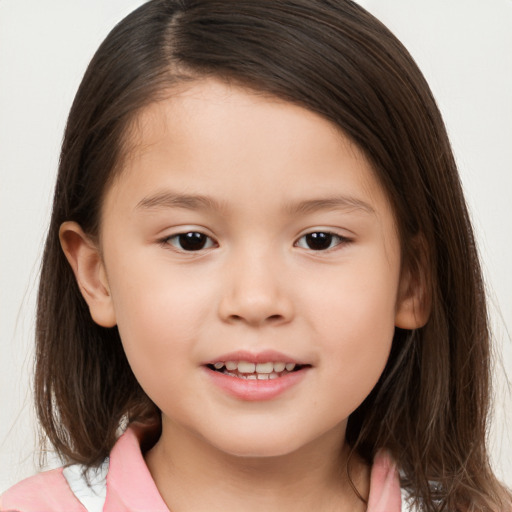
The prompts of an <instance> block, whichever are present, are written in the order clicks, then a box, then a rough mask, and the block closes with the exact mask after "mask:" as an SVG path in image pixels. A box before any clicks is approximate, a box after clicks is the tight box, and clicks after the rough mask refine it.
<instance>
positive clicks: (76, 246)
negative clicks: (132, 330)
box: [59, 222, 116, 327]
mask: <svg viewBox="0 0 512 512" xmlns="http://www.w3.org/2000/svg"><path fill="white" fill-rule="evenodd" d="M59 238H60V243H61V246H62V250H63V251H64V254H65V255H66V258H67V260H68V262H69V264H70V265H71V268H72V269H73V273H74V274H75V278H76V282H77V284H78V287H79V289H80V292H81V293H82V296H83V298H84V299H85V301H86V302H87V305H88V306H89V311H90V313H91V317H92V319H93V320H94V321H95V322H96V323H97V324H98V325H101V326H102V327H114V326H115V325H116V317H115V313H114V307H113V304H112V297H111V295H110V289H109V286H108V280H107V274H106V272H105V266H104V264H103V260H102V258H101V254H100V251H99V249H98V247H97V245H96V244H95V243H94V242H93V241H92V240H91V239H90V238H89V237H88V236H87V235H86V234H85V233H84V231H83V230H82V228H81V227H80V225H79V224H77V223H76V222H64V223H63V224H62V225H61V227H60V230H59Z"/></svg>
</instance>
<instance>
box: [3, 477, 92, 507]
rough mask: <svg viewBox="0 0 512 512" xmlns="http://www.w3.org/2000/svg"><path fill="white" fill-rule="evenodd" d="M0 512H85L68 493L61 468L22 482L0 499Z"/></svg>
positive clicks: (69, 492) (71, 494)
mask: <svg viewBox="0 0 512 512" xmlns="http://www.w3.org/2000/svg"><path fill="white" fill-rule="evenodd" d="M0 511H1V512H11V511H13V512H14V511H16V512H41V511H44V512H85V509H84V508H83V507H82V505H81V504H80V502H79V501H78V500H77V499H76V497H75V495H74V494H73V493H72V492H71V489H70V488H69V485H68V483H67V480H66V478H65V477H64V474H63V468H59V469H54V470H51V471H45V472H44V473H40V474H38V475H35V476H32V477H30V478H27V479H25V480H22V481H21V482H19V483H18V484H16V485H15V486H14V487H11V488H10V489H8V490H7V491H6V492H5V493H4V494H2V496H0Z"/></svg>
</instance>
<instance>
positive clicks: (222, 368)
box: [207, 361, 303, 380]
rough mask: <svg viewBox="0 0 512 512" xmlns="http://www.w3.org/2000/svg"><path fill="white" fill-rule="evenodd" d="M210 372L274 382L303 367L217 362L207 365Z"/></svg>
mask: <svg viewBox="0 0 512 512" xmlns="http://www.w3.org/2000/svg"><path fill="white" fill-rule="evenodd" d="M207 366H208V367H209V368H210V369H211V370H214V371H217V372H220V373H222V374H224V375H228V376H230V377H236V378H238V379H246V380H274V379H279V378H281V377H284V376H285V375H287V374H289V373H292V372H295V371H299V370H300V369H302V367H303V365H299V364H295V363H286V362H282V361H278V362H272V361H269V362H266V363H251V362H249V361H218V362H216V363H214V364H209V365H207Z"/></svg>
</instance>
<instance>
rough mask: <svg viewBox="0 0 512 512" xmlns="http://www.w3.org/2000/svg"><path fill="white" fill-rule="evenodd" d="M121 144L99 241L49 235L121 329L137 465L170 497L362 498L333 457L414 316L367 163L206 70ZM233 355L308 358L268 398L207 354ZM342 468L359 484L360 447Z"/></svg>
mask: <svg viewBox="0 0 512 512" xmlns="http://www.w3.org/2000/svg"><path fill="white" fill-rule="evenodd" d="M131 142H132V151H131V153H130V157H129V158H128V159H127V163H126V165H125V168H124V169H123V171H122V172H121V174H120V176H119V177H118V178H117V179H116V180H115V182H114V184H113V185H112V186H111V188H110V189H109V190H108V192H107V194H106V198H105V202H104V205H103V210H102V222H101V233H100V245H99V246H96V245H95V244H94V243H93V242H92V241H91V240H90V239H89V238H88V237H87V235H86V234H84V233H83V231H82V230H81V228H80V226H78V225H76V224H74V223H65V224H64V225H63V226H62V228H61V240H62V244H63V248H64V251H65V252H66V255H67V256H68V259H69V261H70V263H71V266H72V267H73V269H74V271H75V274H76V276H77V280H78V283H79V285H80V288H81V291H82V293H83V295H84V297H85V299H86V300H87V302H88V304H89V307H90V310H91V314H92V316H93V318H94V320H95V321H96V322H97V323H99V324H100V325H103V326H113V325H116V324H117V326H118V328H119V331H120V334H121V338H122V342H123V346H124V349H125V351H126V354H127V357H128V360H129V362H130V364H131V366H132V368H133V371H134V373H135V375H136V377H137V379H138V380H139V382H140V383H141V385H142V387H143V388H144V390H145V391H146V393H147V394H148V395H149V396H150V397H151V399H152V400H153V401H154V402H155V403H156V404H157V405H158V407H159V408H160V409H161V411H162V435H161V437H160V439H159V440H158V442H157V443H156V445H155V446H154V448H153V449H152V450H151V451H150V452H149V453H148V454H147V455H146V461H147V464H148V467H149V470H150V471H151V474H152V475H153V478H154V480H155V482H156V484H157V487H158V489H159V491H160V493H161V494H162V496H163V498H164V500H165V501H166V503H167V505H168V506H169V508H170V509H171V510H173V512H180V511H188V510H194V511H201V510H205V511H206V510H208V511H209V512H212V511H216V510H226V508H227V507H230V508H233V509H238V510H244V511H249V512H250V511H252V510H255V511H256V510H263V509H264V510H269V511H272V510H279V511H280V512H282V511H287V510H294V511H297V510H304V511H306V510H311V509H312V508H313V507H317V508H319V509H321V510H323V511H329V510H364V509H365V506H364V504H363V503H362V502H361V501H359V500H358V499H357V497H356V496H355V494H354V492H353V491H352V490H351V488H350V486H349V484H348V482H347V478H346V476H345V472H344V471H342V470H341V469H340V468H344V467H345V464H346V459H347V454H348V448H347V446H346V445H345V442H344V436H345V428H346V422H347V418H348V416H349V415H350V413H351V412H353V411H354V410H355V409H356V408H357V406H358V405H359V404H360V403H361V402H362V401H363V400H364V398H365V397H366V396H367V395H368V394H369V392H370V391H371V389H372V388H373V387H374V385H375V384H376V382H377V380H378V378H379V376H380V375H381V373H382V370H383V369H384V366H385V364H386V361H387V359H388V355H389V351H390V347H391V342H392V338H393V332H394V328H395V325H397V326H400V327H403V328H414V327H418V326H419V325H421V324H422V323H423V318H422V316H421V315H419V314H418V312H419V311H420V312H421V308H420V305H419V302H420V298H419V297H420V295H421V290H416V289H415V285H414V283H413V281H412V279H411V278H410V277H409V275H408V273H407V272H406V271H404V270H403V269H402V265H401V258H400V241H399V239H398V235H397V230H396V225H395V219H394V216H393V212H392V210H391V207H390V204H389V202H388V200H387V198H386V196H385V194H384V192H383V190H382V189H381V187H380V185H379V183H378V181H377V179H376V178H375V176H374V173H373V171H372V169H371V166H370V165H369V163H368V161H367V160H366V159H365V157H364V156H363V154H362V153H361V152H360V151H359V150H358V148H357V147H355V146H354V145H353V144H352V143H351V142H350V141H349V140H348V139H347V138H346V137H345V136H344V135H343V134H342V133H340V131H339V130H337V129H336V128H335V127H334V126H333V125H332V124H331V123H330V122H328V121H326V120H325V119H323V118H321V117H320V116H318V115H316V114H314V113H312V112H309V111H307V110H305V109H303V108H301V107H299V106H296V105H292V104H289V103H285V102H282V101H280V100H277V99H275V98H269V97H267V96H264V95H261V94H257V93H254V92H251V91H248V90H245V89H242V88H238V87H234V86H229V85H227V84H225V83H222V82H220V81H217V80H213V79H212V80H203V81H198V82H196V83H194V84H192V85H190V86H188V87H187V89H185V90H181V91H178V92H175V93H174V94H173V95H171V97H170V98H169V99H166V100H165V101H162V102H160V103H158V104H153V105H151V106H150V107H148V108H147V109H146V110H145V111H144V112H142V113H141V114H140V116H139V118H138V119H137V122H136V123H135V125H134V130H133V133H132V135H131ZM183 195H187V196H202V197H203V198H204V197H206V198H208V200H207V201H203V200H200V201H198V200H197V199H196V200H195V201H191V200H190V198H188V199H187V200H184V199H183V197H182V196H183ZM176 196H179V197H181V199H179V200H177V199H176ZM333 201H334V202H333ZM187 232H200V233H203V234H205V235H207V237H209V238H206V239H205V240H206V245H205V247H204V248H203V249H201V250H199V251H188V252H187V251H185V250H184V249H183V248H182V247H181V246H180V240H181V239H180V238H179V237H177V235H178V234H180V233H187ZM318 232H323V233H333V234H334V236H333V237H332V238H331V242H332V243H331V244H330V246H329V248H328V249H326V250H314V249H312V248H311V247H310V246H309V245H308V242H307V240H308V239H306V238H305V235H306V234H308V233H318ZM238 350H245V351H247V352H249V353H251V354H257V353H260V352H261V351H264V350H275V351H279V352H281V353H284V354H286V355H287V356H289V357H292V358H294V359H295V360H298V361H301V362H304V363H307V364H308V365H309V366H308V369H307V371H305V372H304V375H303V377H302V378H301V379H300V380H299V382H298V383H297V384H295V385H294V386H292V387H291V388H290V389H287V390H286V391H285V392H284V393H281V394H279V395H278V396H277V397H275V398H273V399H271V400H262V401H261V400H260V401H250V400H243V399H240V398H238V397H233V396H231V395H229V394H227V393H226V392H225V391H224V390H222V389H220V388H219V387H218V386H216V385H214V384H212V380H211V378H210V375H209V374H208V371H206V370H205V366H204V364H205V362H207V361H211V360H213V359H215V358H218V357H220V356H221V355H223V354H226V353H230V352H234V351H238ZM352 472H353V479H354V481H355V483H356V485H357V486H358V488H359V490H360V492H361V493H362V494H363V495H366V496H367V494H368V480H369V471H368V468H366V467H365V466H364V465H363V464H362V462H360V461H358V460H357V458H356V459H354V463H353V466H352ZM218 475H222V479H219V478H218ZM298 496H300V500H298V499H297V497H298Z"/></svg>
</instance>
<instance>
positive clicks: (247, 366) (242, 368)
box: [238, 361, 256, 373]
mask: <svg viewBox="0 0 512 512" xmlns="http://www.w3.org/2000/svg"><path fill="white" fill-rule="evenodd" d="M254 370H256V365H255V364H254V363H248V362H247V361H240V362H239V363H238V371H239V372H240V373H254Z"/></svg>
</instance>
